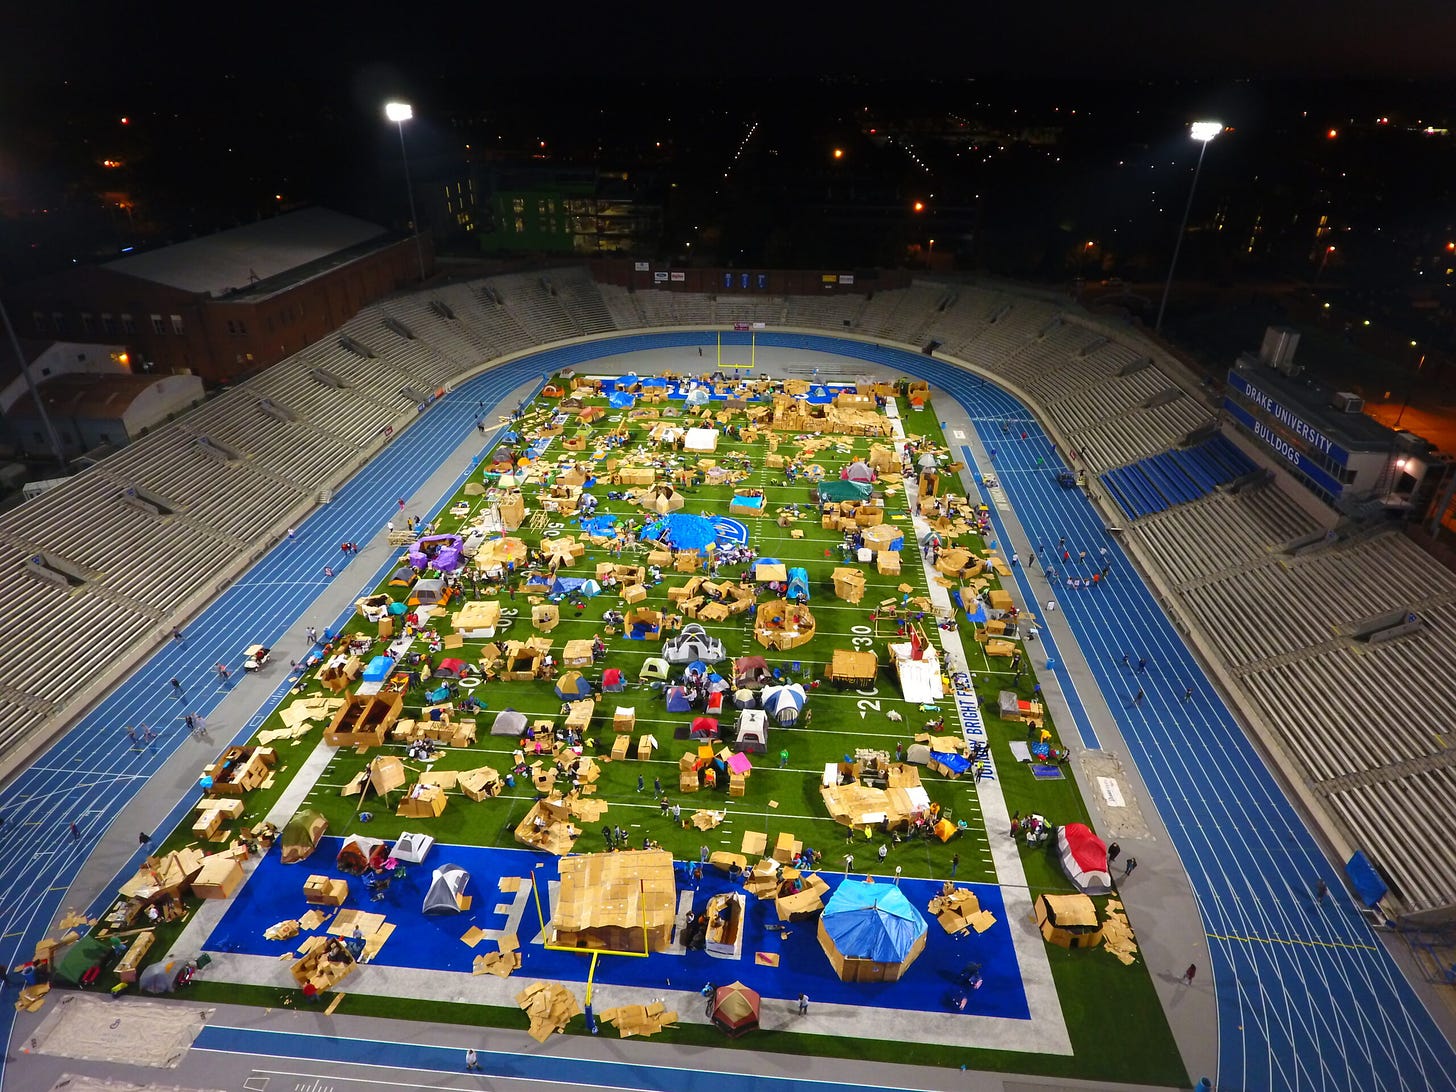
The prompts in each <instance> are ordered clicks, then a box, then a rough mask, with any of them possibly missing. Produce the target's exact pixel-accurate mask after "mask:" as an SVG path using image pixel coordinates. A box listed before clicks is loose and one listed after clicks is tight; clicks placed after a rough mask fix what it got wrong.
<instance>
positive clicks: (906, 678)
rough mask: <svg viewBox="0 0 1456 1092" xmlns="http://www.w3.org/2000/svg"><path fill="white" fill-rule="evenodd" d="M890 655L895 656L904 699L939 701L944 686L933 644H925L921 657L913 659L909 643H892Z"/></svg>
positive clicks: (943, 693)
mask: <svg viewBox="0 0 1456 1092" xmlns="http://www.w3.org/2000/svg"><path fill="white" fill-rule="evenodd" d="M890 655H892V656H893V657H894V658H895V671H896V673H897V674H898V675H899V676H900V691H901V693H902V694H903V695H904V697H905V700H906V701H913V702H916V703H917V704H924V703H926V702H933V701H940V699H941V698H943V697H945V686H944V685H943V684H942V683H941V679H940V659H939V658H938V657H937V656H936V654H935V646H933V645H925V646H923V647H922V648H921V650H920V656H921V658H920V659H918V660H913V659H911V658H910V656H911V644H910V642H909V641H906V642H904V643H903V644H892V645H891V646H890Z"/></svg>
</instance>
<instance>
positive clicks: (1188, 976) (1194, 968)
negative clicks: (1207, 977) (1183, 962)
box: [1178, 963, 1198, 986]
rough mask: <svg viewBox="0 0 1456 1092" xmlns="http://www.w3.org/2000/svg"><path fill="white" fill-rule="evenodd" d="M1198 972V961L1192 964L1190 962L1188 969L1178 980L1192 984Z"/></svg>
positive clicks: (1187, 984)
mask: <svg viewBox="0 0 1456 1092" xmlns="http://www.w3.org/2000/svg"><path fill="white" fill-rule="evenodd" d="M1197 973H1198V964H1196V963H1190V964H1188V969H1187V970H1186V971H1184V972H1183V977H1182V978H1180V979H1179V980H1178V981H1180V982H1182V983H1183V985H1185V986H1191V985H1193V976H1194V975H1196V974H1197Z"/></svg>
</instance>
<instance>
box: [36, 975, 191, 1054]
mask: <svg viewBox="0 0 1456 1092" xmlns="http://www.w3.org/2000/svg"><path fill="white" fill-rule="evenodd" d="M52 996H53V997H54V996H56V995H55V994H52ZM59 1001H60V1003H59V1004H58V1005H56V1006H55V1008H53V1009H52V1010H51V1013H50V1015H49V1016H47V1017H46V1019H45V1022H44V1023H42V1024H41V1026H40V1029H39V1030H38V1031H37V1032H36V1033H35V1036H34V1038H33V1040H32V1044H33V1045H32V1049H33V1050H35V1051H36V1052H38V1053H41V1054H50V1055H53V1056H54V1057H58V1058H79V1059H82V1060H85V1061H93V1062H114V1061H117V1060H118V1059H124V1060H125V1061H127V1062H129V1063H131V1064H132V1065H148V1066H155V1067H156V1068H158V1069H172V1068H175V1067H176V1065H177V1064H178V1063H179V1062H181V1060H182V1057H183V1055H185V1054H186V1053H187V1050H188V1048H189V1047H190V1046H191V1045H192V1042H193V1040H194V1039H196V1038H197V1035H198V1033H199V1032H201V1031H202V1029H203V1027H204V1025H206V1023H207V1018H208V1017H209V1016H211V1015H212V1010H211V1009H207V1008H201V1007H199V1006H195V1005H169V1004H165V1003H163V1002H157V1001H139V1000H132V999H127V1000H124V1001H111V1000H102V999H101V998H99V997H92V996H89V995H88V994H84V993H73V994H63V995H61V997H60V998H59Z"/></svg>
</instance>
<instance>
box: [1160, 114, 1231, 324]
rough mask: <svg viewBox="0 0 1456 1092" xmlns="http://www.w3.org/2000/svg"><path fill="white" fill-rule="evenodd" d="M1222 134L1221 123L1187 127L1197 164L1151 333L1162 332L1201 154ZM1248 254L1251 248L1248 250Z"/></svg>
mask: <svg viewBox="0 0 1456 1092" xmlns="http://www.w3.org/2000/svg"><path fill="white" fill-rule="evenodd" d="M1221 132H1223V122H1221V121H1195V122H1194V123H1193V124H1192V125H1190V126H1189V127H1188V135H1189V136H1191V137H1192V138H1193V139H1194V140H1196V141H1198V163H1197V165H1196V166H1195V167H1194V168H1193V184H1192V185H1191V186H1189V187H1188V204H1186V205H1184V206H1183V221H1182V223H1180V224H1179V225H1178V238H1177V241H1176V242H1175V243H1174V244H1173V260H1172V261H1171V262H1169V263H1168V279H1167V280H1166V281H1164V282H1163V298H1162V300H1161V301H1160V302H1159V303H1158V318H1157V321H1156V322H1154V323H1153V332H1154V333H1162V332H1163V313H1164V312H1165V311H1167V309H1168V295H1169V293H1171V292H1172V291H1173V274H1174V272H1175V271H1176V270H1177V268H1178V255H1179V253H1180V252H1181V251H1182V250H1183V236H1184V235H1185V234H1186V233H1187V231H1188V214H1189V213H1190V212H1192V211H1193V195H1194V194H1195V193H1197V192H1198V176H1199V175H1200V174H1202V173H1203V153H1204V152H1206V151H1208V142H1209V141H1211V140H1212V139H1213V138H1214V137H1216V136H1218V134H1219V133H1221ZM1249 251H1250V253H1252V252H1253V247H1250V248H1249Z"/></svg>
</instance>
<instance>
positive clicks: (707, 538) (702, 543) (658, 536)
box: [642, 512, 718, 553]
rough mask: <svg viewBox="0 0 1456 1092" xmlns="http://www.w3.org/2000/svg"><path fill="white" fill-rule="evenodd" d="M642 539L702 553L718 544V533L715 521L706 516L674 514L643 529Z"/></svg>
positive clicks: (684, 513) (683, 513)
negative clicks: (714, 524)
mask: <svg viewBox="0 0 1456 1092" xmlns="http://www.w3.org/2000/svg"><path fill="white" fill-rule="evenodd" d="M642 537H643V538H646V539H652V540H654V541H661V542H666V543H667V544H668V545H670V546H672V547H674V548H675V549H678V550H697V551H698V552H699V553H701V552H702V551H704V550H705V549H706V548H707V547H709V546H712V545H715V544H716V543H717V541H718V531H717V529H716V528H715V527H714V526H713V521H712V520H711V519H709V518H707V517H705V516H694V515H690V514H689V513H687V512H673V513H672V514H671V515H666V516H661V517H659V518H658V519H655V520H653V521H652V522H651V523H649V524H648V525H647V526H646V527H644V528H642Z"/></svg>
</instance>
